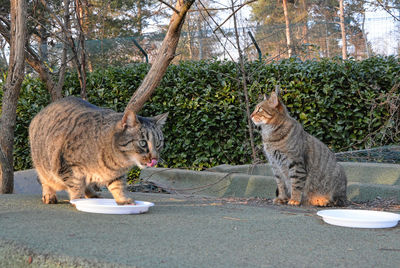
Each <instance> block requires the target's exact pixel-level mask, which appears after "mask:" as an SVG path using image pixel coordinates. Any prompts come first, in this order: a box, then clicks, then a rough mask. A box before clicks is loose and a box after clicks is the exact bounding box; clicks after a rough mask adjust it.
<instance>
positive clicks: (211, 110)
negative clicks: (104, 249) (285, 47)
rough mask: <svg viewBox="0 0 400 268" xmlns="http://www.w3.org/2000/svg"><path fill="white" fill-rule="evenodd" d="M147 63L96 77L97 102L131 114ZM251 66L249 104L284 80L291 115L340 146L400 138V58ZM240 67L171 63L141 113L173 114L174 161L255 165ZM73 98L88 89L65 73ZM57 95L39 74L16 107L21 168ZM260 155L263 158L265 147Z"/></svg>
mask: <svg viewBox="0 0 400 268" xmlns="http://www.w3.org/2000/svg"><path fill="white" fill-rule="evenodd" d="M148 69H149V65H147V64H134V65H130V66H126V67H108V68H107V69H102V70H96V71H94V72H92V73H90V74H88V78H87V86H88V89H87V90H88V100H89V101H90V102H91V103H93V104H95V105H98V106H102V107H108V108H111V109H114V110H116V111H119V112H122V111H123V110H124V108H125V106H126V104H127V103H128V101H129V99H130V97H131V96H132V94H133V92H134V91H135V90H136V88H138V87H139V85H140V83H141V81H142V80H143V78H144V76H145V75H146V73H147V71H148ZM246 69H247V72H248V81H247V82H248V88H249V95H250V96H249V97H250V101H251V108H250V110H252V109H253V107H254V106H255V105H256V104H257V102H259V101H260V95H261V94H263V93H267V94H269V93H270V92H271V90H273V89H274V88H275V85H280V87H281V90H282V98H283V100H284V102H285V103H286V105H287V107H288V110H289V112H290V113H291V115H292V116H293V117H295V118H296V119H298V120H299V121H300V122H301V123H302V124H303V125H304V127H305V129H306V130H307V131H308V132H309V133H310V134H312V135H315V136H316V137H318V138H319V139H321V140H322V141H323V142H325V143H326V144H327V145H328V146H329V147H330V148H332V149H333V150H334V151H345V150H348V149H362V148H365V147H371V146H380V145H389V144H396V143H399V142H400V137H399V136H400V134H399V133H398V129H399V125H398V124H399V119H398V118H399V110H398V108H397V110H396V109H394V110H393V103H390V102H388V101H387V100H388V99H391V100H393V101H394V102H395V100H396V98H397V101H398V99H399V98H400V96H399V95H400V93H399V90H398V89H397V90H393V89H395V88H394V85H396V84H398V83H400V78H399V77H400V75H399V74H400V64H399V59H396V58H395V57H374V58H370V59H367V60H364V61H354V60H346V61H342V60H339V59H330V60H329V59H323V60H321V61H313V60H307V61H300V60H298V59H295V58H291V59H287V60H282V61H279V62H274V63H270V64H265V63H262V62H249V63H247V64H246ZM238 72H239V70H238V69H237V67H236V65H235V64H234V63H232V62H227V61H217V60H213V61H196V62H192V61H188V62H181V63H180V64H178V65H171V66H169V68H168V70H167V73H166V74H165V76H164V78H163V80H162V81H161V84H160V85H159V87H158V88H157V90H156V92H155V93H154V94H153V95H152V97H151V99H150V100H149V101H148V102H147V103H146V104H145V106H144V107H143V109H142V111H141V115H144V116H152V115H156V114H160V113H163V112H167V111H168V112H169V117H168V120H167V124H166V125H165V128H164V134H165V139H166V146H165V148H164V151H163V153H162V158H163V159H164V165H165V166H168V167H192V168H195V167H196V168H203V167H210V166H215V165H218V164H224V163H228V164H245V163H250V162H251V148H250V142H249V137H248V129H247V119H246V114H245V104H244V95H243V90H242V88H241V82H240V81H239V77H240V76H239V75H238ZM0 88H1V85H0ZM64 95H79V82H78V80H77V76H76V74H69V75H68V76H67V77H66V81H65V86H64ZM0 96H1V90H0ZM49 100H50V98H49V95H48V94H47V92H46V91H45V89H44V86H43V85H42V84H41V83H40V82H39V80H38V79H35V78H31V77H29V76H28V77H27V78H26V79H25V81H24V84H23V89H22V92H21V96H20V99H19V105H18V111H17V128H16V136H15V144H16V146H15V169H16V170H20V169H26V168H30V167H31V163H30V157H29V147H28V145H29V144H28V135H27V133H28V126H29V123H30V121H31V119H32V117H33V116H34V115H35V114H36V113H38V112H39V111H40V110H41V109H42V108H43V107H44V106H45V105H46V104H47V103H48V102H49ZM391 105H392V106H391ZM396 120H397V121H396ZM255 137H256V143H257V146H258V148H259V149H260V148H261V140H260V137H259V135H258V134H257V133H256V134H255ZM258 157H260V158H262V153H261V150H259V154H258ZM131 174H137V171H132V172H131Z"/></svg>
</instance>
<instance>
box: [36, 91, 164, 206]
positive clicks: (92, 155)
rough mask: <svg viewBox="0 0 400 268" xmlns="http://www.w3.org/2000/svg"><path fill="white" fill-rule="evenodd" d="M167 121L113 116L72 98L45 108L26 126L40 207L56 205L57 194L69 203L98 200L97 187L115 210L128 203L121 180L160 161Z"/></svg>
mask: <svg viewBox="0 0 400 268" xmlns="http://www.w3.org/2000/svg"><path fill="white" fill-rule="evenodd" d="M167 115H168V114H162V115H159V116H156V117H152V118H146V117H140V116H136V115H135V114H134V113H133V112H127V113H125V114H122V113H116V112H114V111H113V110H109V109H103V108H99V107H97V106H94V105H92V104H90V103H88V102H86V101H84V100H81V99H78V98H75V97H67V98H64V99H61V100H59V101H57V102H53V103H52V104H50V105H49V106H47V107H46V108H45V109H43V110H42V111H41V112H40V113H38V114H37V115H36V116H35V117H34V118H33V120H32V122H31V124H30V126H29V139H30V146H31V155H32V161H33V164H34V166H35V168H36V171H37V173H38V175H39V181H40V182H41V184H42V191H43V194H42V199H43V202H44V203H46V204H49V203H57V198H56V191H60V190H67V191H68V193H69V196H70V199H76V198H83V197H85V196H86V197H88V198H91V197H97V195H96V193H95V192H94V191H93V189H92V187H91V186H92V185H93V184H97V185H105V186H107V187H108V189H109V191H110V192H111V193H112V195H113V197H114V199H115V200H116V202H117V203H118V204H128V203H132V200H131V199H129V198H127V197H126V196H125V194H124V180H123V178H124V174H125V173H126V172H127V171H128V170H129V169H130V168H131V167H133V166H135V165H136V166H139V167H140V168H144V167H146V165H149V163H152V160H155V161H157V160H158V159H159V153H160V151H161V149H162V147H163V144H164V139H163V134H162V132H161V127H162V126H163V125H164V123H165V121H166V118H167ZM153 162H154V161H153Z"/></svg>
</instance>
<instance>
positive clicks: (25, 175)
mask: <svg viewBox="0 0 400 268" xmlns="http://www.w3.org/2000/svg"><path fill="white" fill-rule="evenodd" d="M14 194H42V186H41V185H40V183H39V182H38V180H37V173H36V170H34V169H27V170H23V171H17V172H14Z"/></svg>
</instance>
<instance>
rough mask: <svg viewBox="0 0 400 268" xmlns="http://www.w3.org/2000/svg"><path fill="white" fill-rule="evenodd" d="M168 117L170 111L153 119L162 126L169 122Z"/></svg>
mask: <svg viewBox="0 0 400 268" xmlns="http://www.w3.org/2000/svg"><path fill="white" fill-rule="evenodd" d="M167 117H168V112H166V113H163V114H159V115H156V116H154V117H153V120H154V121H155V122H156V124H157V125H159V126H160V127H162V126H164V125H165V122H167Z"/></svg>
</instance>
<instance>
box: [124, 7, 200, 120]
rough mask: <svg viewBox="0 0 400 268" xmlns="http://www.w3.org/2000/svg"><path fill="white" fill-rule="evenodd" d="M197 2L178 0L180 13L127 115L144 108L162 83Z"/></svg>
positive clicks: (126, 109)
mask: <svg viewBox="0 0 400 268" xmlns="http://www.w3.org/2000/svg"><path fill="white" fill-rule="evenodd" d="M194 1H195V0H178V1H177V3H176V9H177V10H179V13H174V14H173V15H172V17H171V20H170V23H169V28H168V32H167V34H166V36H165V38H164V40H163V43H162V45H161V48H160V49H159V51H158V53H157V57H156V59H155V61H154V63H153V65H152V66H151V68H150V70H149V72H148V73H147V75H146V77H145V78H144V80H143V82H142V84H141V85H140V86H139V88H138V89H137V90H136V91H135V93H134V94H133V96H132V98H131V99H130V101H129V103H128V105H127V106H126V108H125V113H127V112H128V111H133V112H138V111H140V109H141V108H142V107H143V105H144V103H145V102H146V101H147V100H148V99H149V98H150V96H151V94H153V92H154V90H155V89H156V87H157V86H158V84H159V83H160V81H161V79H162V77H163V75H164V74H165V72H166V70H167V67H168V65H169V64H170V62H171V61H172V60H173V58H174V57H175V51H176V47H177V46H178V41H179V37H180V33H181V29H182V25H183V22H184V20H185V16H186V13H187V11H188V10H189V9H190V7H191V6H192V4H193V3H194Z"/></svg>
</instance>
